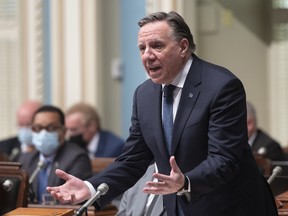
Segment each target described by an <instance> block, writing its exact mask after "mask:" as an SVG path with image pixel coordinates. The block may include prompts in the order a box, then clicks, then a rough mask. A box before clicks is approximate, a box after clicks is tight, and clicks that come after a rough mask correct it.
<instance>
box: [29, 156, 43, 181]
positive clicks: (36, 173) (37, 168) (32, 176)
mask: <svg viewBox="0 0 288 216" xmlns="http://www.w3.org/2000/svg"><path fill="white" fill-rule="evenodd" d="M44 167H45V163H44V161H39V162H38V164H37V167H36V169H35V170H34V172H33V173H32V175H31V177H30V178H29V184H32V182H33V181H34V179H35V177H36V176H37V175H38V173H39V172H40V170H41V169H43V168H44Z"/></svg>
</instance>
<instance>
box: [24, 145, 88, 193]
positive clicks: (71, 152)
mask: <svg viewBox="0 0 288 216" xmlns="http://www.w3.org/2000/svg"><path fill="white" fill-rule="evenodd" d="M19 162H20V163H22V168H23V169H24V170H25V171H26V172H27V173H28V175H29V176H30V177H31V175H32V173H33V172H34V170H35V169H36V167H37V164H38V162H39V151H35V152H32V153H26V154H21V156H20V158H19ZM56 169H61V170H64V171H65V172H67V173H69V174H72V175H74V176H76V177H77V178H80V179H83V180H84V179H86V178H89V177H91V176H92V166H91V162H90V159H89V156H88V154H87V152H86V151H85V150H84V149H82V148H81V147H79V146H78V145H77V144H75V143H68V142H65V143H64V144H63V145H62V146H61V147H60V148H59V149H58V151H57V153H56V155H55V158H54V161H53V164H52V167H51V172H50V175H49V179H48V185H49V186H58V185H62V184H64V183H65V181H64V180H63V179H61V178H59V177H57V176H56V174H55V170H56ZM32 187H33V191H34V193H35V194H37V188H38V181H37V177H36V178H35V180H34V181H33V183H32Z"/></svg>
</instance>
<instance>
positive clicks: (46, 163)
mask: <svg viewBox="0 0 288 216" xmlns="http://www.w3.org/2000/svg"><path fill="white" fill-rule="evenodd" d="M32 131H33V132H32V142H33V143H34V145H35V147H36V149H37V150H36V151H34V152H30V153H26V154H22V155H21V156H20V158H19V162H20V163H22V168H23V169H24V170H25V171H27V172H28V174H29V176H30V181H32V180H33V181H32V185H31V188H30V189H31V190H30V202H31V203H37V202H38V203H42V202H43V201H45V200H43V194H44V195H45V194H47V192H46V190H45V187H46V186H47V184H49V185H54V186H57V185H61V184H63V183H64V182H65V181H63V179H59V178H58V177H57V176H56V175H55V170H56V169H58V168H60V169H63V170H66V171H67V172H69V173H73V175H75V176H77V177H78V178H80V179H86V178H88V177H91V176H92V167H91V163H90V159H89V157H88V154H87V152H86V151H85V150H84V149H82V148H80V147H79V146H78V145H77V144H75V143H67V142H66V141H65V133H66V128H65V116H64V113H63V112H62V111H61V109H59V108H57V107H55V106H50V105H45V106H42V107H40V108H39V109H38V110H37V111H36V112H35V114H34V117H33V120H32ZM39 164H41V165H39ZM37 167H40V168H41V169H40V171H39V172H38V173H37V175H36V176H35V178H34V179H31V176H33V173H34V171H35V170H37Z"/></svg>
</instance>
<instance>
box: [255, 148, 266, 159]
mask: <svg viewBox="0 0 288 216" xmlns="http://www.w3.org/2000/svg"><path fill="white" fill-rule="evenodd" d="M257 153H258V154H259V155H261V156H263V157H265V155H266V153H267V149H266V148H265V147H261V148H259V149H258V151H257Z"/></svg>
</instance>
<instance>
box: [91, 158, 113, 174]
mask: <svg viewBox="0 0 288 216" xmlns="http://www.w3.org/2000/svg"><path fill="white" fill-rule="evenodd" d="M114 160H115V158H107V157H98V158H93V159H91V164H92V170H93V173H94V174H97V173H99V172H100V171H102V170H103V169H105V168H106V167H107V166H109V165H110V164H111V163H113V162H114Z"/></svg>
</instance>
